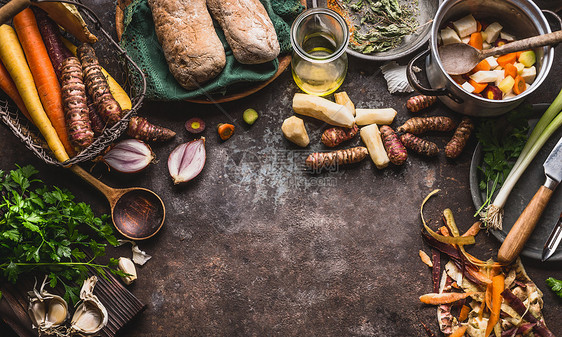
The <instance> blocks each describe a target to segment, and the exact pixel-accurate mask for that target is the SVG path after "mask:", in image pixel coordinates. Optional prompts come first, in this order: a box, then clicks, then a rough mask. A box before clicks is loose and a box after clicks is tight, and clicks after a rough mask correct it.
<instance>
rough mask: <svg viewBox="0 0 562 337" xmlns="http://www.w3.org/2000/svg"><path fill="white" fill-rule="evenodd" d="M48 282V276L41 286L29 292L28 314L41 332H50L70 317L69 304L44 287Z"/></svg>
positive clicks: (34, 325)
mask: <svg viewBox="0 0 562 337" xmlns="http://www.w3.org/2000/svg"><path fill="white" fill-rule="evenodd" d="M46 284H47V277H45V280H44V281H43V284H42V285H41V288H40V289H39V290H37V288H36V287H34V288H33V291H30V292H28V295H29V306H28V309H27V311H28V314H29V317H30V318H31V322H32V324H33V327H34V328H37V329H38V330H39V332H40V333H42V332H45V333H47V334H49V330H50V329H51V328H56V327H58V326H60V325H61V324H62V323H64V321H66V319H67V318H68V304H67V303H66V301H65V300H64V299H63V298H62V297H60V296H58V295H54V294H51V293H49V292H47V291H46V290H45V289H44V288H45V285H46Z"/></svg>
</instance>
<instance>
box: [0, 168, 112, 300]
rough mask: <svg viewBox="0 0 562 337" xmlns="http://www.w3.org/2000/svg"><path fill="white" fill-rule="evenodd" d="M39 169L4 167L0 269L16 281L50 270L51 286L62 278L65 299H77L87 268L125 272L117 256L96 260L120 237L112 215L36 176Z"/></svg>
mask: <svg viewBox="0 0 562 337" xmlns="http://www.w3.org/2000/svg"><path fill="white" fill-rule="evenodd" d="M37 173H38V171H37V170H36V169H35V168H34V167H33V166H24V167H18V169H16V170H12V171H10V172H7V173H6V172H4V171H2V170H0V193H1V199H0V272H1V273H2V274H3V275H4V276H5V277H7V278H8V280H9V281H11V282H13V283H15V282H16V281H17V280H18V278H19V277H20V276H21V275H23V274H27V273H32V272H33V273H42V274H48V275H49V280H50V286H51V287H55V286H56V285H57V284H58V283H61V284H62V285H63V286H64V289H65V292H66V294H65V300H67V301H68V300H69V299H70V300H71V301H72V302H73V303H76V301H77V300H78V294H79V291H80V288H79V287H80V285H81V284H82V282H83V281H84V280H85V279H86V278H87V275H88V267H90V268H93V269H95V270H96V271H97V273H98V274H101V275H102V276H104V275H105V272H106V271H107V270H110V271H111V272H112V273H114V274H118V275H120V274H122V273H121V272H119V271H117V270H115V269H114V268H111V267H112V266H115V265H116V260H114V259H112V260H111V262H110V263H109V264H108V265H101V264H96V263H94V259H95V258H96V257H98V256H102V255H104V254H105V247H106V245H107V243H109V244H111V245H113V246H116V245H117V239H116V238H115V236H114V235H113V227H112V225H111V223H110V222H109V221H108V220H109V216H108V215H106V214H104V215H102V216H101V217H96V216H95V215H94V213H93V212H92V209H91V208H90V206H88V205H86V204H85V203H83V202H78V203H77V202H75V201H74V196H73V195H72V194H71V193H70V192H69V191H67V190H62V189H60V188H58V187H56V186H54V187H49V186H47V185H45V184H44V183H43V182H42V181H41V180H39V179H36V178H33V176H34V175H35V174H37ZM86 232H93V233H94V234H95V236H96V237H95V238H93V237H90V236H89V235H88V234H86ZM86 251H88V252H89V255H90V256H91V257H87V254H86Z"/></svg>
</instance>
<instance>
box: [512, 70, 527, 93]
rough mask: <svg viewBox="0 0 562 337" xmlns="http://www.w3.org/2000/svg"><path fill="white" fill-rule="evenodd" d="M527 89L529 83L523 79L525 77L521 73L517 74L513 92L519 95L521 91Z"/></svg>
mask: <svg viewBox="0 0 562 337" xmlns="http://www.w3.org/2000/svg"><path fill="white" fill-rule="evenodd" d="M525 89H527V83H525V80H524V79H523V77H521V76H519V75H517V76H515V84H514V85H513V93H514V94H516V95H519V94H520V93H522V92H523V91H525Z"/></svg>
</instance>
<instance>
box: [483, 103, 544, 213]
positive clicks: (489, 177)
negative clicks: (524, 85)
mask: <svg viewBox="0 0 562 337" xmlns="http://www.w3.org/2000/svg"><path fill="white" fill-rule="evenodd" d="M532 112H533V110H532V107H531V106H530V105H525V106H522V107H519V108H517V109H515V110H513V111H511V112H510V113H509V114H508V115H507V117H505V118H494V119H485V120H483V121H482V122H481V123H480V125H479V127H478V130H477V131H476V138H477V139H478V141H479V142H480V144H481V146H482V153H483V163H482V164H483V165H482V166H479V167H478V170H479V171H480V172H481V173H482V175H481V179H480V182H479V187H480V190H482V191H486V199H485V201H484V204H483V205H482V207H480V209H479V210H478V211H476V214H475V215H474V216H477V215H479V214H480V212H481V211H482V210H483V209H485V208H486V207H487V206H488V205H489V204H490V202H491V200H492V197H493V196H494V193H495V192H496V191H497V190H498V189H499V188H500V187H501V186H502V184H503V182H504V181H505V178H507V175H508V174H509V172H510V171H511V168H512V167H513V164H514V162H515V160H516V159H517V158H518V157H519V154H520V153H521V150H523V147H524V146H525V142H526V141H527V137H528V133H529V118H530V117H531V114H532Z"/></svg>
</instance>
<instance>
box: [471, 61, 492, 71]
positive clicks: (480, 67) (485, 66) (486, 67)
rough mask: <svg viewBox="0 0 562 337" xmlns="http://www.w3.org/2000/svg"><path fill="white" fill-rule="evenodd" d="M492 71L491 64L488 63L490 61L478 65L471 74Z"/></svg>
mask: <svg viewBox="0 0 562 337" xmlns="http://www.w3.org/2000/svg"><path fill="white" fill-rule="evenodd" d="M490 69H492V68H491V66H490V64H489V63H488V61H486V60H482V61H480V62H479V63H478V64H477V65H476V67H474V69H472V70H471V72H472V73H476V72H479V71H488V70H490Z"/></svg>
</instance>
